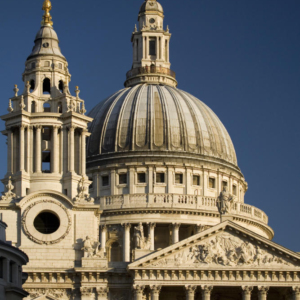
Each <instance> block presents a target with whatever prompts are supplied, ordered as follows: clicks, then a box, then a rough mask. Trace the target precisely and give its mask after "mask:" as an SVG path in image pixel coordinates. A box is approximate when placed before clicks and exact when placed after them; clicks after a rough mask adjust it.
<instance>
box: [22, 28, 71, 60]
mask: <svg viewBox="0 0 300 300" xmlns="http://www.w3.org/2000/svg"><path fill="white" fill-rule="evenodd" d="M34 43H35V45H34V47H33V49H32V53H31V54H30V55H29V57H28V59H29V58H31V57H32V56H35V55H57V56H60V57H61V58H65V57H64V56H63V55H62V53H61V50H60V47H59V41H58V37H57V34H56V32H55V31H54V29H53V28H52V27H50V26H42V27H41V29H40V30H39V31H38V33H37V35H36V37H35V41H34Z"/></svg>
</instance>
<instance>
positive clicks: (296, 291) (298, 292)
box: [292, 286, 300, 295]
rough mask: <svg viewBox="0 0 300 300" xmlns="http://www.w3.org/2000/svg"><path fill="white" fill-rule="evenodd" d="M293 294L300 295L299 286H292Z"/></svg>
mask: <svg viewBox="0 0 300 300" xmlns="http://www.w3.org/2000/svg"><path fill="white" fill-rule="evenodd" d="M292 290H293V292H294V294H295V295H300V286H292Z"/></svg>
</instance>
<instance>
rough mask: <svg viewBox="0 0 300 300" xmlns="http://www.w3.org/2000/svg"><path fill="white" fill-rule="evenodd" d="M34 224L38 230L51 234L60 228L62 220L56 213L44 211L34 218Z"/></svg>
mask: <svg viewBox="0 0 300 300" xmlns="http://www.w3.org/2000/svg"><path fill="white" fill-rule="evenodd" d="M33 225H34V227H35V229H36V230H37V231H38V232H40V233H43V234H51V233H54V232H55V231H57V229H58V228H59V226H60V220H59V218H58V217H57V216H56V215H55V214H53V213H51V212H45V211H44V212H41V213H40V214H38V216H37V217H36V218H35V219H34V222H33Z"/></svg>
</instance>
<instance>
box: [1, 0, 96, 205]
mask: <svg viewBox="0 0 300 300" xmlns="http://www.w3.org/2000/svg"><path fill="white" fill-rule="evenodd" d="M51 8H52V6H51V2H50V1H49V0H45V1H44V3H43V10H44V15H43V19H42V23H41V28H40V30H39V31H38V33H37V35H36V38H35V41H34V43H35V44H34V47H33V50H32V52H31V54H30V55H29V57H28V58H27V60H26V64H25V71H24V73H23V81H24V90H23V92H22V93H21V94H19V89H18V87H17V86H15V88H14V96H13V97H12V98H11V99H10V100H9V106H8V112H9V113H8V114H6V115H4V116H2V120H4V121H5V126H6V129H5V131H3V134H4V135H6V136H7V147H8V151H7V173H6V176H5V178H4V179H3V180H2V182H3V183H4V184H5V185H6V191H5V194H4V196H3V197H2V200H4V201H13V199H12V198H19V197H25V196H26V195H28V194H31V193H34V192H37V191H39V190H54V191H56V192H60V193H62V194H65V195H67V196H68V197H69V198H71V199H72V200H74V201H81V200H82V201H92V199H91V198H90V197H89V195H88V193H87V192H86V191H88V186H89V184H90V182H89V181H88V178H87V176H86V167H85V165H86V153H85V147H86V137H87V136H88V135H89V133H88V131H87V125H88V123H89V122H91V121H92V119H91V118H90V117H87V116H85V112H86V110H85V105H84V100H82V99H80V97H79V93H80V91H79V88H78V87H76V90H75V96H72V95H71V93H70V90H69V82H70V80H71V75H70V73H69V70H68V62H67V60H66V58H65V57H64V56H63V55H62V53H61V49H60V47H59V41H58V37H57V34H56V32H55V31H54V29H53V22H52V17H51V14H50V11H51ZM11 187H14V189H13V191H12V190H11Z"/></svg>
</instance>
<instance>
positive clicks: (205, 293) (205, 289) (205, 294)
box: [201, 285, 213, 300]
mask: <svg viewBox="0 0 300 300" xmlns="http://www.w3.org/2000/svg"><path fill="white" fill-rule="evenodd" d="M201 289H202V300H210V295H211V292H212V289H213V286H209V285H201Z"/></svg>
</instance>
